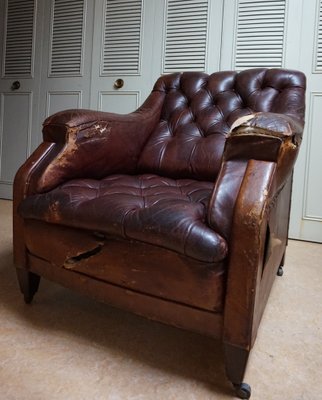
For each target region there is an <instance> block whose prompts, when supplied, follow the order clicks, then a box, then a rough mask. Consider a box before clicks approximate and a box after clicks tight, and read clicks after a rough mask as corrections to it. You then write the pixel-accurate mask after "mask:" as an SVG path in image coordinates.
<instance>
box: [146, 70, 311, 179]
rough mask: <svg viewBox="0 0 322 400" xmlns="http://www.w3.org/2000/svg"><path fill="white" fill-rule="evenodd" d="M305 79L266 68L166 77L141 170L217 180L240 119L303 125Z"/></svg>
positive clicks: (158, 85)
mask: <svg viewBox="0 0 322 400" xmlns="http://www.w3.org/2000/svg"><path fill="white" fill-rule="evenodd" d="M290 72H291V73H290ZM302 79H303V78H302V75H300V74H298V73H297V72H295V71H290V70H283V69H264V68H260V69H251V70H245V71H243V72H240V73H237V72H234V71H225V72H216V73H214V74H211V75H207V74H205V73H201V72H184V73H181V74H180V73H175V74H171V75H165V76H163V77H161V78H160V79H159V80H158V81H157V82H156V84H155V86H154V89H153V91H158V92H161V93H164V94H165V99H164V102H163V108H162V112H161V117H160V121H159V123H158V125H157V127H156V129H155V130H154V132H153V133H152V135H151V136H150V137H149V140H148V141H147V143H146V145H145V147H144V149H143V151H142V153H141V156H140V159H139V163H138V166H139V170H140V171H142V172H151V173H156V174H159V175H163V176H169V177H171V178H188V177H189V178H194V179H198V180H209V181H213V180H215V179H216V177H217V175H218V172H219V168H220V164H221V158H222V154H223V149H224V145H225V138H226V135H227V133H228V132H229V130H230V127H231V125H232V124H233V122H234V121H235V120H236V119H237V118H239V117H242V116H244V115H249V114H252V113H254V112H276V113H282V114H286V115H289V116H292V117H293V118H295V119H300V121H301V122H303V118H304V106H303V82H302Z"/></svg>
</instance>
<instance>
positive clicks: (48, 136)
mask: <svg viewBox="0 0 322 400" xmlns="http://www.w3.org/2000/svg"><path fill="white" fill-rule="evenodd" d="M164 96H165V95H164V93H159V92H152V94H151V95H150V96H149V97H148V98H147V100H146V101H145V102H144V104H143V105H142V106H141V107H140V108H139V109H138V110H136V111H135V112H133V113H130V114H126V115H120V114H113V113H105V112H99V111H90V110H67V111H62V112H59V113H57V114H54V115H53V116H51V117H49V118H47V119H46V121H45V122H44V128H43V135H44V142H47V143H48V142H51V143H55V144H56V145H59V146H61V150H60V151H59V153H58V154H57V156H56V157H55V158H54V159H52V160H51V161H50V163H49V164H48V165H47V166H45V167H44V168H43V173H42V175H41V176H40V177H39V178H38V181H37V184H36V185H34V187H36V191H37V192H38V193H41V192H46V191H49V190H51V189H53V188H54V187H56V186H58V185H59V184H61V183H63V182H65V181H67V180H70V179H76V178H92V179H101V178H102V177H104V176H106V175H109V174H112V173H124V174H129V173H130V174H131V173H135V170H136V167H137V161H138V159H139V156H140V153H141V151H142V148H143V147H144V144H145V143H146V141H147V140H148V138H149V136H150V134H151V132H152V131H153V129H154V127H155V125H156V124H157V122H158V120H159V117H160V113H161V109H162V104H163V99H164Z"/></svg>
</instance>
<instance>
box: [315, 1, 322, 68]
mask: <svg viewBox="0 0 322 400" xmlns="http://www.w3.org/2000/svg"><path fill="white" fill-rule="evenodd" d="M317 22H318V27H317V43H316V50H315V54H316V56H315V71H316V72H321V71H322V1H321V0H320V7H319V15H318V21H317Z"/></svg>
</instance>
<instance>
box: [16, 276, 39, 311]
mask: <svg viewBox="0 0 322 400" xmlns="http://www.w3.org/2000/svg"><path fill="white" fill-rule="evenodd" d="M16 272H17V278H18V282H19V286H20V290H21V293H22V294H23V296H24V300H25V303H26V304H29V303H31V302H32V299H33V297H34V295H35V293H36V292H37V290H38V287H39V282H40V276H38V275H36V274H34V273H33V272H30V271H27V270H26V269H23V268H16Z"/></svg>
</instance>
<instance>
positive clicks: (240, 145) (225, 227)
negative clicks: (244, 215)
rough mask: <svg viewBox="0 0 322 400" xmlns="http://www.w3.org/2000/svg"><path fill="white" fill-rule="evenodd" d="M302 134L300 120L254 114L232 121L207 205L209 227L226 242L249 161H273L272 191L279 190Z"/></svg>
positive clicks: (291, 166) (283, 116) (275, 115)
mask: <svg viewBox="0 0 322 400" xmlns="http://www.w3.org/2000/svg"><path fill="white" fill-rule="evenodd" d="M302 132H303V123H302V122H301V121H297V120H295V119H294V118H291V117H290V116H287V115H282V114H275V113H256V114H251V115H247V116H245V117H241V118H239V119H238V120H236V121H235V123H234V124H233V125H232V128H231V131H230V133H229V134H228V136H227V140H226V144H225V150H224V155H223V159H222V165H221V169H220V172H219V175H218V178H217V180H216V184H215V187H214V190H213V193H212V197H211V200H210V204H209V211H208V223H209V225H210V226H211V227H213V228H214V229H215V230H216V231H217V232H219V233H220V234H221V235H222V236H223V237H225V238H226V239H227V240H228V239H229V236H230V230H231V224H232V217H233V213H234V209H235V202H236V199H237V196H238V193H239V190H240V187H241V183H242V180H243V178H244V175H245V171H246V168H247V163H248V161H249V160H258V161H268V162H274V163H275V164H276V171H275V173H274V191H275V192H276V193H277V192H278V191H279V190H281V188H282V187H283V186H284V185H285V183H286V181H287V179H288V177H289V176H290V174H291V173H292V170H293V166H294V163H295V161H296V158H297V155H298V151H299V147H300V143H301V138H302Z"/></svg>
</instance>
